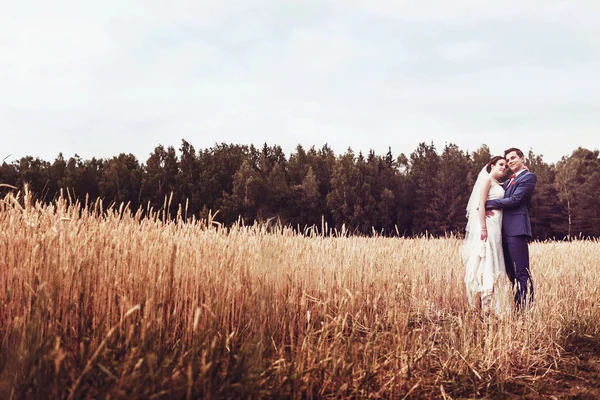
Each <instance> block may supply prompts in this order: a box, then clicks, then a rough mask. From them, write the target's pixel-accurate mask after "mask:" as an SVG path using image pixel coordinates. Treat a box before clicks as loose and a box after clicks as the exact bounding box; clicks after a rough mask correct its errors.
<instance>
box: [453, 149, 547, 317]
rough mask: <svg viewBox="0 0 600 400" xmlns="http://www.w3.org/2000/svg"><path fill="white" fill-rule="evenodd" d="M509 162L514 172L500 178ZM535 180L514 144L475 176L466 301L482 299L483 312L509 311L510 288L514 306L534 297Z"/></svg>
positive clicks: (466, 254) (470, 205)
mask: <svg viewBox="0 0 600 400" xmlns="http://www.w3.org/2000/svg"><path fill="white" fill-rule="evenodd" d="M507 167H508V168H509V169H510V171H511V172H512V174H511V175H510V177H509V178H508V179H507V180H506V181H505V182H504V183H500V180H502V179H503V178H504V177H505V176H506V170H507ZM536 182H537V178H536V176H535V175H534V174H532V173H531V172H529V170H528V169H527V168H526V167H525V158H524V156H523V152H522V151H521V150H519V149H517V148H510V149H508V150H506V151H505V152H504V157H501V156H496V157H493V158H492V159H491V160H490V161H489V162H488V164H487V165H486V166H485V167H484V168H483V169H482V170H481V172H480V173H479V175H478V176H477V181H476V182H475V186H474V187H473V191H472V192H471V197H470V198H469V203H468V205H467V232H466V237H465V242H464V244H463V248H462V257H463V262H464V264H465V269H466V273H465V284H466V287H467V297H468V299H469V305H470V306H471V307H473V308H475V309H476V308H478V307H479V304H481V309H482V311H483V312H484V313H490V312H494V313H495V314H496V315H498V316H503V315H504V314H506V313H507V312H509V311H510V309H511V304H510V303H511V301H510V297H511V296H510V295H511V293H512V292H513V290H515V295H514V304H515V307H516V308H517V309H521V308H523V307H524V306H525V305H526V304H527V303H528V301H529V302H531V301H532V300H533V284H532V280H531V274H530V270H529V246H528V242H529V239H531V222H530V220H529V211H530V207H531V196H532V194H533V191H534V189H535V185H536ZM507 278H508V279H507ZM508 280H510V283H509V282H508ZM511 284H512V289H513V290H511Z"/></svg>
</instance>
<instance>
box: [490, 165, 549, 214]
mask: <svg viewBox="0 0 600 400" xmlns="http://www.w3.org/2000/svg"><path fill="white" fill-rule="evenodd" d="M536 183H537V177H536V176H535V175H534V174H527V175H526V176H524V177H523V180H521V182H519V186H517V188H516V189H515V191H514V193H513V194H512V195H511V196H510V197H505V198H503V199H496V200H488V201H486V203H485V209H486V210H492V209H499V208H503V209H511V208H517V207H519V206H520V205H522V204H523V203H525V202H526V201H529V200H530V199H531V195H532V194H533V191H534V190H535V184H536Z"/></svg>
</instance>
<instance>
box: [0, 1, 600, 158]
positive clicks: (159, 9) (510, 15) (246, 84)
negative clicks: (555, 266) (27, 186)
mask: <svg viewBox="0 0 600 400" xmlns="http://www.w3.org/2000/svg"><path fill="white" fill-rule="evenodd" d="M1 10H2V11H1V13H0V136H1V140H0V161H1V160H2V159H3V158H4V157H6V156H8V155H9V154H12V155H11V156H10V157H9V158H8V159H7V161H9V162H10V161H13V160H15V159H18V158H20V157H22V156H24V155H32V156H39V157H41V158H43V159H45V160H48V161H52V160H54V158H55V157H56V156H57V155H58V153H59V152H63V154H64V155H65V157H67V158H68V157H70V156H73V155H74V154H75V153H77V154H79V155H80V156H81V157H82V158H84V159H87V158H91V157H94V156H95V157H110V156H114V155H118V154H119V153H121V152H125V153H133V154H135V155H136V156H137V157H138V158H139V159H140V161H142V162H145V161H146V160H147V158H148V156H149V154H150V153H151V152H152V151H153V149H154V147H156V146H157V145H158V144H163V145H165V146H169V145H172V146H174V147H175V148H179V147H180V144H181V139H186V140H187V141H188V142H190V143H191V144H192V145H194V147H196V148H197V149H198V148H207V147H210V146H212V145H214V144H215V143H216V142H227V143H240V144H250V143H254V144H256V145H259V146H260V145H262V143H264V142H267V143H269V144H279V145H281V146H282V147H283V149H284V150H285V152H286V153H287V154H289V153H290V152H291V151H293V150H294V149H295V147H296V145H297V144H302V145H303V146H305V147H310V146H311V145H315V146H317V147H321V146H322V145H323V144H324V143H328V144H329V145H330V146H331V147H332V148H333V150H334V151H335V152H336V153H338V154H340V153H343V152H344V151H345V150H346V149H347V148H348V147H349V146H351V147H352V148H353V149H354V150H355V151H356V152H358V151H359V150H362V151H364V152H367V151H368V150H369V149H374V150H375V152H376V153H378V154H384V153H385V152H386V151H387V149H388V146H391V147H392V151H393V153H394V155H398V154H399V153H400V152H404V153H406V154H408V153H410V152H412V151H413V150H414V149H415V148H416V147H417V145H418V143H419V142H428V143H429V142H431V141H433V142H434V143H435V145H436V146H437V147H438V149H440V150H441V149H442V148H443V147H444V145H445V144H446V143H455V144H457V145H458V146H459V147H460V148H462V149H463V150H469V151H473V150H475V149H477V148H478V147H480V146H481V144H483V143H486V144H488V145H489V146H490V149H491V150H492V153H501V152H502V151H503V150H504V149H505V148H507V147H512V146H516V147H520V148H522V149H523V150H524V151H528V150H529V149H532V150H533V151H534V152H535V153H537V154H543V155H544V159H545V160H546V161H548V162H555V161H557V160H558V159H560V157H561V156H563V155H569V154H570V153H571V152H572V151H573V150H574V149H575V148H577V147H578V146H582V147H587V148H589V149H591V150H593V149H597V148H598V147H599V146H600V2H598V1H595V0H594V1H577V0H571V1H553V0H544V1H537V0H531V1H527V0H518V1H517V0H515V1H512V0H507V1H482V0H476V1H475V0H474V1H463V0H454V1H447V0H423V1H402V0H364V1H352V0H321V1H317V0H298V1H285V0H277V1H276V0H242V1H233V0H232V1H227V0H221V1H211V2H207V1H202V0H194V1H179V0H171V1H155V0H139V1H137V0H133V1H128V0H118V1H115V0H104V1H94V2H90V1H84V0H80V1H52V2H49V1H40V0H37V1H29V0H19V1H4V2H3V4H2V7H1Z"/></svg>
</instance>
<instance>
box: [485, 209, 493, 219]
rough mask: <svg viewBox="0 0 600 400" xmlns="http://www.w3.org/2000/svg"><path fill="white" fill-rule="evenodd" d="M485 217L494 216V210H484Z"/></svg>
mask: <svg viewBox="0 0 600 400" xmlns="http://www.w3.org/2000/svg"><path fill="white" fill-rule="evenodd" d="M485 216H486V218H490V217H493V216H494V210H485Z"/></svg>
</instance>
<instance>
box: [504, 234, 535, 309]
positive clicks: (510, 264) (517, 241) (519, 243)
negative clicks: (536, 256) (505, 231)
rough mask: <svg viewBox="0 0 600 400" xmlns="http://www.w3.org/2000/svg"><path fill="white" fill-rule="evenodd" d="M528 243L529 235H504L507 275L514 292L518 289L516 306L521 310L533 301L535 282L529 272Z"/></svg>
mask: <svg viewBox="0 0 600 400" xmlns="http://www.w3.org/2000/svg"><path fill="white" fill-rule="evenodd" d="M528 242H529V237H528V236H527V235H520V236H506V235H502V248H503V249H504V263H505V264H506V274H507V275H508V278H509V279H510V281H511V282H512V284H513V290H514V289H515V287H516V292H515V305H516V307H517V309H521V308H523V307H524V306H525V305H526V304H527V303H528V302H529V303H531V302H532V301H533V281H532V280H531V272H530V270H529V244H528ZM528 297H529V299H528ZM528 300H529V301H528Z"/></svg>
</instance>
